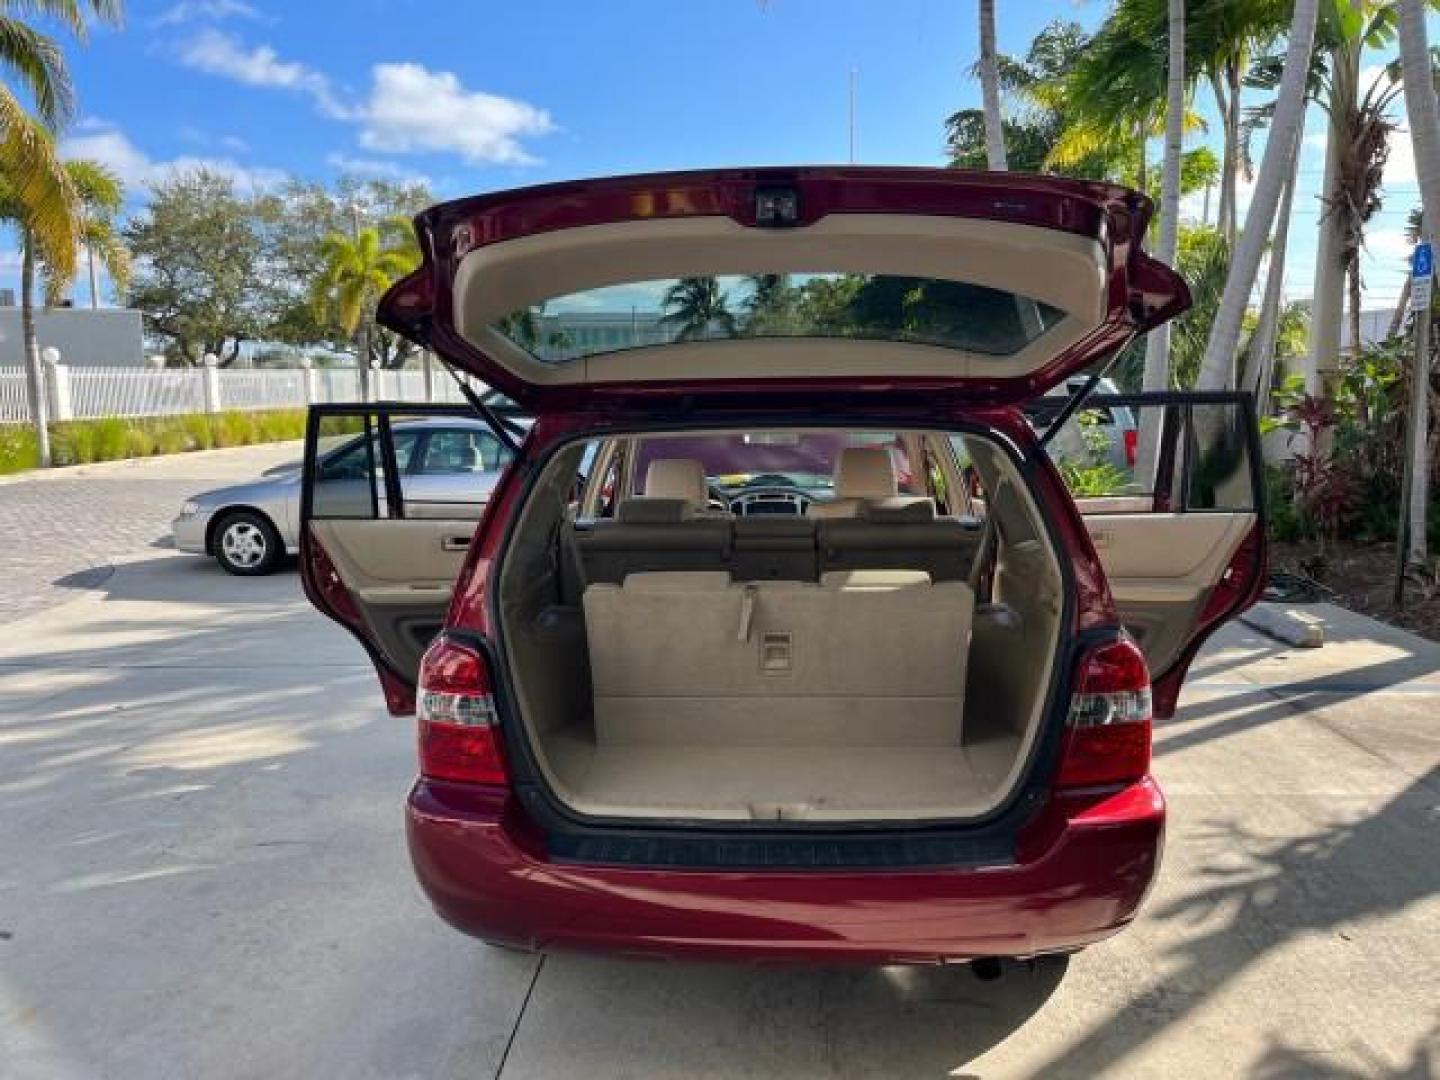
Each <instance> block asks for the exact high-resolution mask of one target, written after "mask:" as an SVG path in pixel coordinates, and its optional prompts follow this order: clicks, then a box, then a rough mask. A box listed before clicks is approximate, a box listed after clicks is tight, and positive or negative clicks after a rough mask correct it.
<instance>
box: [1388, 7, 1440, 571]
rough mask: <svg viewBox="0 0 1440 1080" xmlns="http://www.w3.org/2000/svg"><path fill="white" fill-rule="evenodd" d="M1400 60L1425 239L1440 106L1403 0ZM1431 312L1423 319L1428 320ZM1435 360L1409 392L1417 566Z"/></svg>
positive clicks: (1436, 186) (1422, 367)
mask: <svg viewBox="0 0 1440 1080" xmlns="http://www.w3.org/2000/svg"><path fill="white" fill-rule="evenodd" d="M1397 6H1398V8H1399V13H1400V62H1401V65H1402V67H1403V69H1404V81H1405V110H1406V112H1407V113H1408V114H1409V120H1410V140H1411V143H1412V144H1413V146H1414V150H1415V171H1416V172H1417V173H1418V174H1419V178H1420V199H1421V204H1422V206H1423V210H1422V214H1423V219H1422V228H1423V229H1424V232H1423V233H1422V235H1421V237H1420V238H1421V240H1428V239H1429V226H1428V224H1426V223H1428V222H1431V221H1435V220H1436V215H1437V214H1440V104H1437V103H1436V100H1435V84H1434V81H1433V78H1434V77H1433V75H1432V74H1431V64H1430V45H1429V42H1428V41H1427V40H1426V32H1425V5H1424V4H1423V3H1421V2H1420V0H1400V2H1399V4H1398V5H1397ZM1429 314H1430V313H1429V312H1428V311H1427V312H1424V313H1422V314H1421V315H1420V316H1419V317H1420V318H1428V317H1429ZM1429 426H1430V358H1429V357H1428V356H1425V357H1419V358H1417V359H1416V362H1415V372H1414V376H1413V381H1412V386H1411V389H1410V424H1409V427H1410V431H1411V432H1412V433H1413V434H1412V436H1411V439H1410V455H1411V456H1410V490H1409V492H1408V496H1409V501H1408V507H1407V508H1408V510H1409V520H1410V544H1409V548H1408V551H1407V554H1406V559H1407V561H1408V562H1409V563H1410V564H1412V565H1417V566H1423V565H1424V564H1425V562H1426V559H1427V555H1428V549H1427V547H1426V538H1425V526H1426V509H1427V506H1428V503H1429V497H1430V495H1429V492H1430V439H1429V436H1428V431H1429Z"/></svg>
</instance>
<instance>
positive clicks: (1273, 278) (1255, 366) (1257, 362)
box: [1241, 117, 1305, 416]
mask: <svg viewBox="0 0 1440 1080" xmlns="http://www.w3.org/2000/svg"><path fill="white" fill-rule="evenodd" d="M1304 128H1305V124H1304V119H1303V117H1302V119H1301V123H1300V130H1302V131H1303V130H1304ZM1298 150H1299V144H1298V143H1297V144H1296V145H1295V146H1294V147H1293V148H1292V149H1291V151H1290V170H1289V173H1288V175H1287V176H1286V178H1285V191H1284V193H1283V194H1282V195H1281V196H1280V209H1279V211H1278V214H1277V216H1276V218H1275V235H1274V238H1273V239H1272V240H1271V241H1270V267H1269V269H1268V270H1267V271H1266V272H1265V295H1264V297H1263V298H1262V299H1261V301H1260V323H1259V325H1258V326H1256V327H1255V336H1254V337H1253V338H1251V339H1250V356H1249V362H1248V364H1247V365H1246V368H1245V379H1244V382H1242V383H1241V389H1242V390H1249V391H1251V392H1252V393H1253V394H1254V395H1255V410H1256V412H1257V413H1259V415H1261V416H1269V415H1270V396H1271V392H1272V389H1273V387H1274V385H1275V343H1276V341H1277V339H1278V338H1279V336H1280V312H1281V309H1282V308H1283V307H1284V306H1285V289H1284V286H1285V249H1286V247H1287V246H1288V244H1289V239H1290V211H1291V209H1292V208H1293V207H1294V205H1295V184H1296V181H1297V179H1298V173H1297V171H1296V167H1297V166H1298V164H1299V162H1298V161H1297V160H1296V159H1297V158H1298V157H1299V154H1298Z"/></svg>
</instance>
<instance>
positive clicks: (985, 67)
mask: <svg viewBox="0 0 1440 1080" xmlns="http://www.w3.org/2000/svg"><path fill="white" fill-rule="evenodd" d="M980 95H981V98H982V99H983V101H984V105H985V164H986V166H987V167H988V168H991V169H995V170H1000V171H1004V169H1005V168H1007V165H1006V162H1005V127H1004V124H1003V122H1002V120H1001V116H1000V70H999V65H998V64H997V63H996V59H995V0H980Z"/></svg>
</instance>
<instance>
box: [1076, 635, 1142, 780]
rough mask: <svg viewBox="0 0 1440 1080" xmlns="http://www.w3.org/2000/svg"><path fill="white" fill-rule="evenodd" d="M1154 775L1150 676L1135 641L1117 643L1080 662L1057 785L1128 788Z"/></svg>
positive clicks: (1087, 656)
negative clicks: (1125, 784)
mask: <svg viewBox="0 0 1440 1080" xmlns="http://www.w3.org/2000/svg"><path fill="white" fill-rule="evenodd" d="M1149 769H1150V671H1149V669H1148V668H1147V667H1146V666H1145V656H1144V654H1143V653H1141V652H1140V649H1139V647H1138V646H1137V645H1136V644H1135V643H1134V642H1133V641H1130V640H1129V639H1121V640H1119V641H1112V642H1110V643H1108V644H1106V645H1101V646H1099V647H1098V648H1095V649H1092V650H1090V651H1089V652H1088V653H1086V654H1085V655H1084V656H1083V657H1082V658H1081V660H1080V666H1079V669H1078V670H1077V671H1076V673H1075V690H1074V692H1073V693H1072V695H1071V697H1070V715H1069V716H1067V717H1066V719H1065V749H1064V753H1063V755H1062V757H1061V759H1060V775H1059V777H1058V778H1057V780H1056V784H1057V785H1058V786H1060V787H1097V786H1100V785H1104V784H1123V783H1128V782H1130V781H1132V780H1138V779H1140V778H1141V777H1142V776H1144V775H1145V774H1146V773H1147V772H1148V771H1149Z"/></svg>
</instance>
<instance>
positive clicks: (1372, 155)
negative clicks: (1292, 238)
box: [1305, 0, 1398, 396]
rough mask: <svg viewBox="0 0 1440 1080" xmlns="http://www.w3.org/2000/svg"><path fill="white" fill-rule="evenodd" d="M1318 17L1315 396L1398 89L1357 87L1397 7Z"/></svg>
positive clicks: (1325, 386) (1335, 2)
mask: <svg viewBox="0 0 1440 1080" xmlns="http://www.w3.org/2000/svg"><path fill="white" fill-rule="evenodd" d="M1321 15H1322V18H1321V22H1320V31H1319V42H1320V44H1319V46H1318V47H1317V50H1316V52H1317V55H1318V56H1319V58H1320V59H1321V60H1322V62H1323V68H1322V71H1321V72H1320V76H1319V80H1318V81H1319V83H1320V86H1319V88H1318V90H1317V93H1318V96H1319V98H1320V100H1321V102H1322V106H1323V108H1324V109H1325V112H1326V114H1327V116H1328V120H1329V122H1328V124H1327V138H1326V144H1325V173H1324V180H1323V182H1322V189H1321V191H1322V194H1321V197H1320V201H1321V207H1322V211H1323V213H1322V215H1321V218H1320V235H1319V239H1318V242H1317V244H1316V251H1315V284H1314V292H1313V296H1312V298H1311V304H1310V310H1311V331H1310V352H1309V355H1308V356H1307V358H1306V362H1305V382H1306V390H1307V392H1309V393H1311V394H1314V395H1317V396H1324V395H1327V394H1328V393H1329V391H1330V388H1331V386H1332V384H1333V382H1334V379H1335V377H1336V373H1337V370H1338V365H1339V358H1340V329H1341V326H1342V324H1343V323H1344V317H1345V314H1344V313H1345V284H1346V279H1347V277H1350V276H1351V275H1352V272H1353V274H1354V276H1355V281H1354V282H1353V283H1352V290H1351V296H1352V300H1353V298H1354V294H1355V292H1356V291H1357V287H1356V286H1358V274H1359V267H1358V254H1359V249H1360V245H1361V242H1362V240H1363V237H1364V225H1365V220H1366V218H1368V217H1369V216H1370V215H1371V214H1373V213H1374V210H1375V208H1376V207H1378V197H1377V196H1376V189H1377V188H1378V186H1379V181H1380V175H1381V170H1382V169H1383V167H1384V157H1385V153H1386V147H1387V145H1388V143H1387V140H1388V135H1389V127H1393V125H1389V121H1388V120H1386V119H1385V117H1384V109H1385V108H1387V107H1388V106H1389V104H1390V102H1391V101H1393V99H1394V97H1395V94H1396V93H1397V92H1398V87H1396V86H1395V85H1393V84H1394V80H1393V79H1391V78H1389V77H1388V75H1382V76H1381V77H1380V78H1379V79H1377V80H1376V82H1375V83H1374V84H1372V85H1371V87H1369V88H1368V89H1367V90H1366V91H1365V92H1364V93H1363V94H1362V92H1361V87H1360V64H1361V58H1362V54H1363V52H1364V50H1365V49H1366V48H1382V47H1384V46H1386V45H1388V44H1389V43H1390V42H1391V41H1392V40H1393V38H1394V25H1395V11H1394V9H1393V7H1392V5H1391V4H1390V3H1389V0H1324V3H1323V5H1322V9H1321ZM1377 105H1378V106H1379V109H1380V111H1379V112H1377V111H1376V108H1375V107H1376V106H1377ZM1387 125H1388V126H1387ZM1367 189H1368V191H1367ZM1352 266H1353V271H1352ZM1357 315H1358V313H1357Z"/></svg>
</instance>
